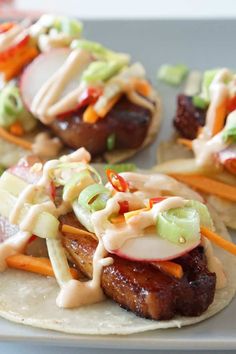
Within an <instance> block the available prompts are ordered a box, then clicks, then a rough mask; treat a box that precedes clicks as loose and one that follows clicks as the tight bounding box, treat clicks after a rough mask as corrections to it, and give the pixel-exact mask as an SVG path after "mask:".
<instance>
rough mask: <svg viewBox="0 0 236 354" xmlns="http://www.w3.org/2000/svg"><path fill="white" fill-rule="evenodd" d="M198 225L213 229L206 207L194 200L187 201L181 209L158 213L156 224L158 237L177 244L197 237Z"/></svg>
mask: <svg viewBox="0 0 236 354" xmlns="http://www.w3.org/2000/svg"><path fill="white" fill-rule="evenodd" d="M200 225H203V226H206V227H209V228H212V227H213V223H212V219H211V216H210V214H209V211H208V209H207V207H206V206H205V205H204V204H202V203H200V202H198V201H195V200H189V201H188V202H187V203H186V205H185V206H184V207H183V208H175V209H169V210H167V211H163V212H160V213H159V215H158V218H157V223H156V226H157V233H158V235H159V236H161V237H163V238H165V239H167V240H169V241H170V242H173V243H177V244H178V243H185V242H186V241H188V240H190V239H192V238H195V237H196V236H197V235H199V233H200Z"/></svg>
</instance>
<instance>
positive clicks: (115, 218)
mask: <svg viewBox="0 0 236 354" xmlns="http://www.w3.org/2000/svg"><path fill="white" fill-rule="evenodd" d="M110 222H111V223H112V224H115V225H117V224H122V223H124V222H125V217H124V215H115V216H111V217H110Z"/></svg>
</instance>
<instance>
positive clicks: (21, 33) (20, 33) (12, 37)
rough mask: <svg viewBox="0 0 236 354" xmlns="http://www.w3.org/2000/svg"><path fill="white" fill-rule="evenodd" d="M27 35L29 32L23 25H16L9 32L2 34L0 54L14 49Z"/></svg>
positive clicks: (0, 36)
mask: <svg viewBox="0 0 236 354" xmlns="http://www.w3.org/2000/svg"><path fill="white" fill-rule="evenodd" d="M26 35H27V30H26V29H25V28H24V27H23V26H22V25H21V24H15V25H14V26H13V27H12V28H10V29H9V30H8V31H6V32H4V33H1V34H0V52H4V51H5V50H7V49H9V48H11V47H13V46H14V45H16V44H17V43H19V42H20V41H21V40H22V39H23V38H24V37H25V36H26Z"/></svg>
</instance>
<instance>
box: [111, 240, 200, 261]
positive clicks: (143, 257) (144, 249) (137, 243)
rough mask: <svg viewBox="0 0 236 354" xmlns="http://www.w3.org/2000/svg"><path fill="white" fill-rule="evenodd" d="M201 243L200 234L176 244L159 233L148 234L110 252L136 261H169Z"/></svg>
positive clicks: (128, 241)
mask: <svg viewBox="0 0 236 354" xmlns="http://www.w3.org/2000/svg"><path fill="white" fill-rule="evenodd" d="M199 243H200V236H199V237H196V238H194V239H192V240H189V241H187V242H186V243H184V244H175V243H172V242H169V241H168V240H166V239H164V238H161V237H159V236H157V235H148V236H144V237H135V238H131V239H129V240H127V241H126V242H125V243H124V244H123V246H122V247H121V248H120V249H118V250H115V251H114V250H113V251H110V250H109V252H110V253H114V254H116V255H117V256H119V257H122V258H126V259H130V260H134V261H146V262H155V261H167V260H171V259H174V258H178V257H180V256H182V255H183V254H185V253H187V252H189V251H191V250H192V249H194V248H195V247H197V246H198V245H199Z"/></svg>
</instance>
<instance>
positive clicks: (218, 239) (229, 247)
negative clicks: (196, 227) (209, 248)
mask: <svg viewBox="0 0 236 354" xmlns="http://www.w3.org/2000/svg"><path fill="white" fill-rule="evenodd" d="M201 234H202V235H203V236H205V237H206V238H208V239H209V240H210V241H212V242H213V243H215V244H216V245H217V246H219V247H221V248H223V249H224V250H225V251H227V252H229V253H232V254H234V255H235V256H236V245H235V244H234V243H233V242H230V241H227V240H225V239H224V238H223V237H222V236H220V235H217V234H216V233H215V232H213V231H211V230H209V229H208V228H206V227H205V226H201Z"/></svg>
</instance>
